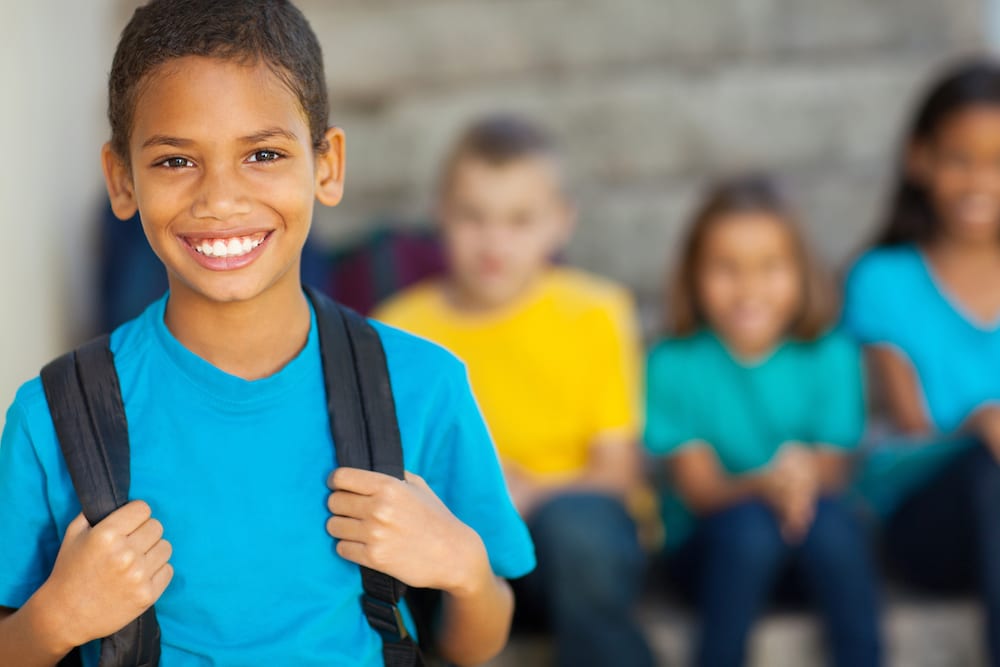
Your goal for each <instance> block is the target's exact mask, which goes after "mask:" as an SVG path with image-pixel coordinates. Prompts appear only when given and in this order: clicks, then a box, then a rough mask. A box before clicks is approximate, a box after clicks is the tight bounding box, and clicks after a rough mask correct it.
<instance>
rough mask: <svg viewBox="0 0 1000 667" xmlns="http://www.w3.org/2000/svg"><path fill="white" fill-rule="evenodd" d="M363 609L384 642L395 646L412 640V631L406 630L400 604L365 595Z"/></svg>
mask: <svg viewBox="0 0 1000 667" xmlns="http://www.w3.org/2000/svg"><path fill="white" fill-rule="evenodd" d="M361 609H362V610H363V611H364V612H365V618H367V619H368V625H370V626H372V628H374V629H375V631H376V632H378V633H379V635H381V637H382V641H383V642H389V643H393V644H394V643H396V642H401V641H403V640H405V639H409V638H410V631H409V630H407V629H406V622H405V621H404V620H403V613H402V611H400V609H399V605H398V604H391V603H389V602H386V601H385V600H380V599H378V598H376V597H372V596H371V595H368V594H367V593H365V594H363V595H362V596H361Z"/></svg>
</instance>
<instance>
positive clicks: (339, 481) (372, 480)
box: [326, 468, 395, 496]
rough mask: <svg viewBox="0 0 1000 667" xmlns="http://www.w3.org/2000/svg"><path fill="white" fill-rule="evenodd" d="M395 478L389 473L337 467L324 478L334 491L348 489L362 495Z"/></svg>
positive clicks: (370, 492) (369, 493) (371, 492)
mask: <svg viewBox="0 0 1000 667" xmlns="http://www.w3.org/2000/svg"><path fill="white" fill-rule="evenodd" d="M393 479H395V478H394V477H390V476H389V475H385V474H382V473H380V472H373V471H371V470H361V469H360V468H337V469H336V470H334V471H333V472H332V473H330V476H329V477H328V478H327V480H326V485H327V486H328V487H330V488H331V489H332V490H334V491H350V492H351V493H359V494H361V495H363V496H370V495H372V494H373V493H376V492H377V491H378V490H379V488H380V487H382V486H383V485H384V484H386V482H388V481H391V480H393Z"/></svg>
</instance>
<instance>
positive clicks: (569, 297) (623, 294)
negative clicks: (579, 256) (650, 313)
mask: <svg viewBox="0 0 1000 667" xmlns="http://www.w3.org/2000/svg"><path fill="white" fill-rule="evenodd" d="M546 281H547V283H548V287H549V291H550V293H551V294H552V296H553V297H554V298H556V299H559V300H560V301H561V302H562V303H564V304H565V305H566V306H569V307H576V308H580V309H584V310H589V309H593V308H613V309H618V308H623V307H628V308H631V307H632V295H631V293H630V292H629V290H628V288H626V287H625V286H624V285H620V284H618V283H616V282H615V281H613V280H611V279H610V278H605V277H603V276H598V275H594V274H592V273H588V272H586V271H583V270H581V269H576V268H571V267H565V266H560V267H553V268H552V269H549V273H548V275H547V276H546Z"/></svg>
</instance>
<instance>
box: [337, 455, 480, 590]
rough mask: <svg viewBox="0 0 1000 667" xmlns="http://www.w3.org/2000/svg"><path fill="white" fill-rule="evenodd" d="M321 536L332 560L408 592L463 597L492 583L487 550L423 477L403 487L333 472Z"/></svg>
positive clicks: (387, 479)
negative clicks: (381, 575) (332, 551)
mask: <svg viewBox="0 0 1000 667" xmlns="http://www.w3.org/2000/svg"><path fill="white" fill-rule="evenodd" d="M327 484H328V486H329V487H330V488H331V489H332V490H333V493H331V494H330V496H329V499H328V501H327V506H328V507H329V508H330V511H331V512H332V513H333V516H332V517H330V519H329V520H328V521H327V524H326V529H327V532H328V533H330V535H332V536H333V537H335V538H337V540H338V542H337V553H338V554H340V556H341V557H343V558H346V559H347V560H349V561H352V562H354V563H357V564H359V565H363V566H365V567H369V568H372V569H373V570H378V571H380V572H385V573H386V574H388V575H391V576H393V577H395V578H397V579H399V580H400V581H402V582H403V583H404V584H406V585H408V586H414V587H418V588H437V589H440V590H444V591H447V592H449V593H453V594H456V595H461V594H463V593H469V592H471V590H472V589H475V588H478V587H480V586H481V585H482V583H483V582H484V581H488V579H489V577H491V576H492V574H491V572H490V566H489V561H488V560H487V557H486V549H485V547H484V546H483V543H482V540H481V539H480V538H479V535H477V534H476V532H475V531H474V530H472V529H471V528H469V527H468V526H466V525H465V524H464V523H462V522H461V521H459V520H458V519H457V518H456V517H455V515H454V514H452V513H451V512H450V511H449V510H448V508H447V507H445V505H444V503H442V502H441V500H440V499H438V497H437V496H436V495H434V492H433V491H432V490H431V488H430V487H429V486H427V483H426V482H424V480H423V479H422V478H420V477H419V476H417V475H414V474H412V473H409V472H408V473H406V481H405V482H404V481H403V480H399V479H396V478H395V477H391V476H389V475H383V474H382V473H377V472H371V471H369V470H359V469H357V468H338V469H337V470H335V471H334V472H333V473H332V474H331V475H330V478H329V479H328V481H327Z"/></svg>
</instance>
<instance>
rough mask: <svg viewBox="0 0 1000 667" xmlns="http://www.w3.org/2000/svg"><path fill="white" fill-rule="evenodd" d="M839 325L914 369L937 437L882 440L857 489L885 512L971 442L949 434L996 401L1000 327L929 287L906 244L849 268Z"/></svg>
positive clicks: (930, 277) (920, 259)
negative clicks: (918, 440) (863, 490)
mask: <svg viewBox="0 0 1000 667" xmlns="http://www.w3.org/2000/svg"><path fill="white" fill-rule="evenodd" d="M844 327H845V329H846V330H847V331H849V332H850V333H851V334H853V335H854V336H855V338H856V339H857V340H858V341H859V342H861V343H863V344H865V345H884V346H888V347H891V348H893V349H894V350H895V351H896V352H898V353H899V354H900V355H902V356H903V357H904V358H905V359H907V360H908V361H909V362H910V363H911V364H912V365H913V368H914V370H915V371H916V374H917V378H918V380H919V382H920V387H921V389H922V394H923V398H924V408H925V412H926V414H927V416H928V418H929V419H930V422H931V424H932V425H933V427H934V428H935V430H936V431H938V432H939V433H940V434H942V436H937V437H934V438H933V439H932V440H931V441H929V442H926V443H913V442H908V443H891V442H890V443H882V444H881V446H879V447H878V448H877V451H876V452H875V453H874V454H873V456H872V457H871V459H870V460H869V463H868V465H867V467H866V470H865V479H866V481H867V482H868V484H866V485H865V486H866V487H868V488H869V490H870V491H871V492H873V493H875V494H877V496H878V497H876V498H874V500H876V505H877V506H878V507H880V508H881V509H884V510H889V509H891V508H892V506H893V505H894V504H895V503H896V502H898V501H899V500H900V499H901V498H902V497H903V496H905V494H906V492H907V491H908V490H909V489H911V488H912V487H913V486H914V485H916V484H918V483H919V482H920V480H922V479H925V478H926V476H927V475H929V474H931V473H933V471H935V470H937V469H939V468H940V466H941V465H943V464H944V463H946V462H947V461H948V460H950V458H951V455H952V454H953V453H954V452H956V451H958V450H959V449H960V448H961V447H963V446H965V445H966V444H968V443H969V442H970V441H971V440H970V439H969V438H967V437H961V436H959V435H957V434H956V433H955V432H956V430H957V429H958V428H959V427H960V426H961V425H962V422H964V421H965V419H966V418H967V417H969V415H970V414H972V412H974V411H975V410H976V409H977V408H979V407H980V406H982V405H983V404H984V403H989V402H993V401H997V400H1000V322H995V323H991V324H983V323H980V322H977V321H975V320H974V319H973V318H971V317H970V316H969V315H968V314H967V313H965V312H963V311H962V308H961V306H960V305H959V304H958V303H957V302H956V301H955V300H954V299H953V298H952V297H951V295H949V294H948V292H947V290H946V289H945V288H944V287H943V286H942V285H941V284H939V283H938V282H937V279H936V278H935V276H934V274H933V272H932V270H931V268H930V267H929V266H928V264H927V261H926V259H925V258H924V256H923V254H922V253H921V252H920V250H919V249H918V248H917V247H916V246H913V245H902V246H894V247H887V248H876V249H874V250H871V251H869V252H868V253H866V254H865V255H864V256H862V257H861V259H859V260H858V262H857V263H856V264H855V265H854V267H853V268H852V269H851V272H850V274H849V276H848V279H847V286H846V290H845V304H844Z"/></svg>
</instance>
